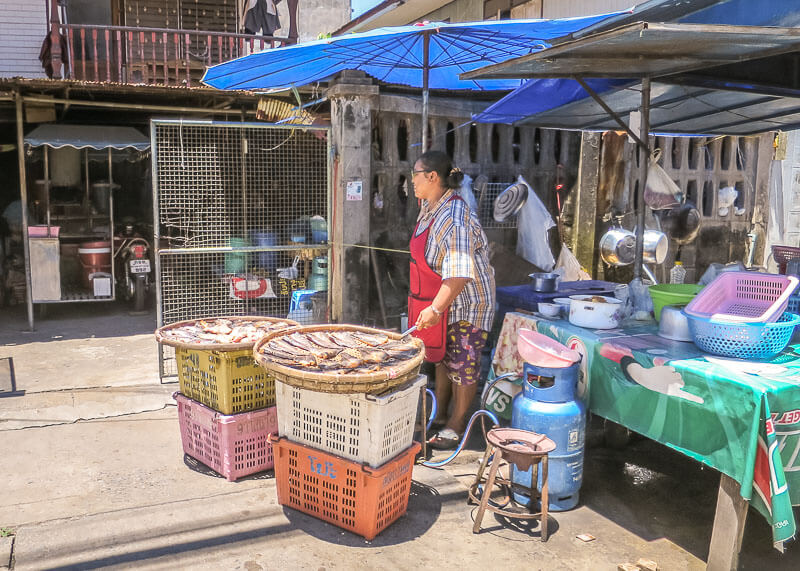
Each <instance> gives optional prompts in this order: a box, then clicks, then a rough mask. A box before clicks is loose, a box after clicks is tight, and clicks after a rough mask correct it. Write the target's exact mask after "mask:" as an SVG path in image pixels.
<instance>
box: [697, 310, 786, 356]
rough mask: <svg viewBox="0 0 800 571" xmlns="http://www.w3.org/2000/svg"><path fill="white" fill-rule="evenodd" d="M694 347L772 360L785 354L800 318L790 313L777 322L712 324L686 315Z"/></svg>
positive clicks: (704, 319)
mask: <svg viewBox="0 0 800 571" xmlns="http://www.w3.org/2000/svg"><path fill="white" fill-rule="evenodd" d="M684 315H686V317H688V318H689V331H690V332H691V334H692V339H693V341H694V344H695V345H697V346H698V347H699V348H700V349H702V350H703V351H705V352H706V353H713V354H714V355H722V356H724V357H736V358H739V359H769V358H771V357H774V356H775V355H777V354H779V353H780V352H781V351H783V350H784V349H785V348H786V346H787V345H788V344H789V341H791V339H792V333H793V332H794V328H795V326H797V325H800V315H796V314H794V313H789V312H786V313H784V314H783V315H782V316H781V318H780V319H779V320H778V321H776V322H774V323H730V322H720V321H712V320H711V319H709V318H706V317H696V316H694V315H689V314H688V313H685V312H684Z"/></svg>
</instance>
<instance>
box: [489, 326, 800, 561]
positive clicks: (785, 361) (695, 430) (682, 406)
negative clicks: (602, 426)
mask: <svg viewBox="0 0 800 571" xmlns="http://www.w3.org/2000/svg"><path fill="white" fill-rule="evenodd" d="M522 327H525V328H529V329H533V330H534V331H538V332H539V333H543V334H545V335H547V336H549V337H552V338H554V339H556V340H558V341H560V342H561V343H563V344H564V345H566V346H568V347H570V348H572V349H575V350H577V351H578V352H580V353H581V354H582V355H583V356H584V358H583V361H582V365H581V369H582V370H581V379H580V381H579V387H578V394H579V396H580V397H581V398H582V399H584V400H585V401H586V402H587V404H588V406H589V410H590V411H591V412H592V413H594V414H596V415H598V416H601V417H603V418H606V419H608V420H611V421H613V422H616V423H618V424H620V425H622V426H625V427H627V428H628V429H630V430H632V431H635V432H637V433H639V434H642V435H644V436H646V437H648V438H651V439H652V440H655V441H657V442H660V443H662V444H665V445H667V446H669V447H670V448H673V449H675V450H677V451H679V452H681V453H683V454H686V455H687V456H689V457H691V458H694V459H695V460H697V461H699V462H702V463H703V464H705V465H707V466H710V467H712V468H714V469H716V470H718V471H719V472H721V473H722V476H721V479H720V487H719V496H718V499H717V511H716V515H715V519H714V529H713V532H712V537H711V546H710V550H709V558H708V566H709V568H711V569H723V568H735V567H736V564H737V561H738V553H739V549H740V546H741V538H742V533H743V531H744V522H745V516H746V512H747V505H748V503H750V504H752V505H753V507H754V508H756V510H758V511H759V512H760V513H761V514H762V515H763V516H764V517H765V518H766V519H767V521H769V522H770V524H771V526H772V534H773V540H774V542H775V546H776V548H779V549H781V548H782V545H783V542H784V541H786V540H787V539H790V538H791V537H793V536H794V533H795V520H794V515H793V513H792V506H793V505H800V345H790V346H789V347H787V349H786V350H785V351H784V352H783V353H782V354H780V355H778V356H777V357H775V358H773V359H772V360H770V361H769V362H756V361H742V360H738V359H726V358H722V357H716V356H712V355H707V354H704V353H702V352H701V351H700V350H699V349H698V348H697V347H695V345H694V344H693V343H685V342H680V341H670V340H668V339H665V338H662V337H659V336H658V335H657V326H656V325H655V323H654V322H649V323H646V324H641V323H637V322H633V323H631V324H623V326H621V327H620V328H618V329H611V330H591V329H585V328H582V327H578V326H576V325H572V324H571V323H569V322H568V321H566V320H561V319H548V318H545V317H543V316H539V315H529V314H523V313H518V312H511V313H508V314H506V316H505V319H504V321H503V325H502V329H501V331H500V334H499V337H498V341H497V347H496V349H495V355H494V360H493V372H494V374H495V375H500V374H503V373H507V372H513V371H522V360H521V358H520V357H519V355H518V354H517V350H516V343H517V333H518V331H519V329H520V328H522Z"/></svg>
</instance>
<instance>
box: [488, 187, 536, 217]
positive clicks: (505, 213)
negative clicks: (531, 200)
mask: <svg viewBox="0 0 800 571" xmlns="http://www.w3.org/2000/svg"><path fill="white" fill-rule="evenodd" d="M526 200H528V185H526V184H524V183H521V182H517V183H514V184H512V185H511V186H509V187H507V188H506V189H505V190H503V192H501V193H500V194H498V195H497V198H495V199H494V211H493V213H492V216H493V217H494V219H495V221H496V222H508V221H509V220H511V219H512V218H514V216H516V215H517V214H519V211H520V210H522V207H523V206H524V205H525V201H526Z"/></svg>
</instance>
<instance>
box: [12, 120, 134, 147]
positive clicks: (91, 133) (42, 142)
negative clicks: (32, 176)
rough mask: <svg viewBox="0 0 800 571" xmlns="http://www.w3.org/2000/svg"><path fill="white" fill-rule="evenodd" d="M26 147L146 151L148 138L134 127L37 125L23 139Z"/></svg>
mask: <svg viewBox="0 0 800 571" xmlns="http://www.w3.org/2000/svg"><path fill="white" fill-rule="evenodd" d="M25 145H27V146H30V147H42V146H48V147H50V148H53V149H60V148H61V147H72V148H75V149H97V150H103V149H118V150H122V149H136V150H137V151H146V150H147V149H149V148H150V139H149V138H147V137H145V136H144V135H142V134H141V133H140V132H139V131H137V130H136V129H134V128H133V127H116V126H99V125H57V124H47V125H39V126H38V127H36V128H35V129H34V130H33V131H31V132H30V133H28V135H26V136H25Z"/></svg>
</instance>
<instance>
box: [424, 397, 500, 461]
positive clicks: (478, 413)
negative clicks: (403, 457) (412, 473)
mask: <svg viewBox="0 0 800 571" xmlns="http://www.w3.org/2000/svg"><path fill="white" fill-rule="evenodd" d="M484 415H485V416H488V417H489V418H490V419H491V420H492V421H493V422H494V424H495V426H497V425H499V424H500V421H499V420H497V417H496V416H495V415H494V413H493V412H491V411H488V410H484V409H480V410H476V411H475V412H474V413H473V414H472V416H471V417H470V419H469V423H467V429H466V430H465V431H464V436H462V437H461V442H459V443H458V447H457V448H456V449H455V450H454V451H453V453H452V454H451V455H450V456H448V457H447V458H445V459H444V460H442V461H440V462H427V461H426V462H420V464H421V465H422V466H425V467H427V468H440V467H441V466H444V465H445V464H449V463H450V462H452V461H453V460H455V457H456V456H458V455H459V454H460V453H461V450H463V449H464V444H466V442H467V439H468V438H469V432H470V430H471V429H472V424H473V423H474V422H475V419H476V418H478V417H479V416H481V417H482V416H484Z"/></svg>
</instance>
